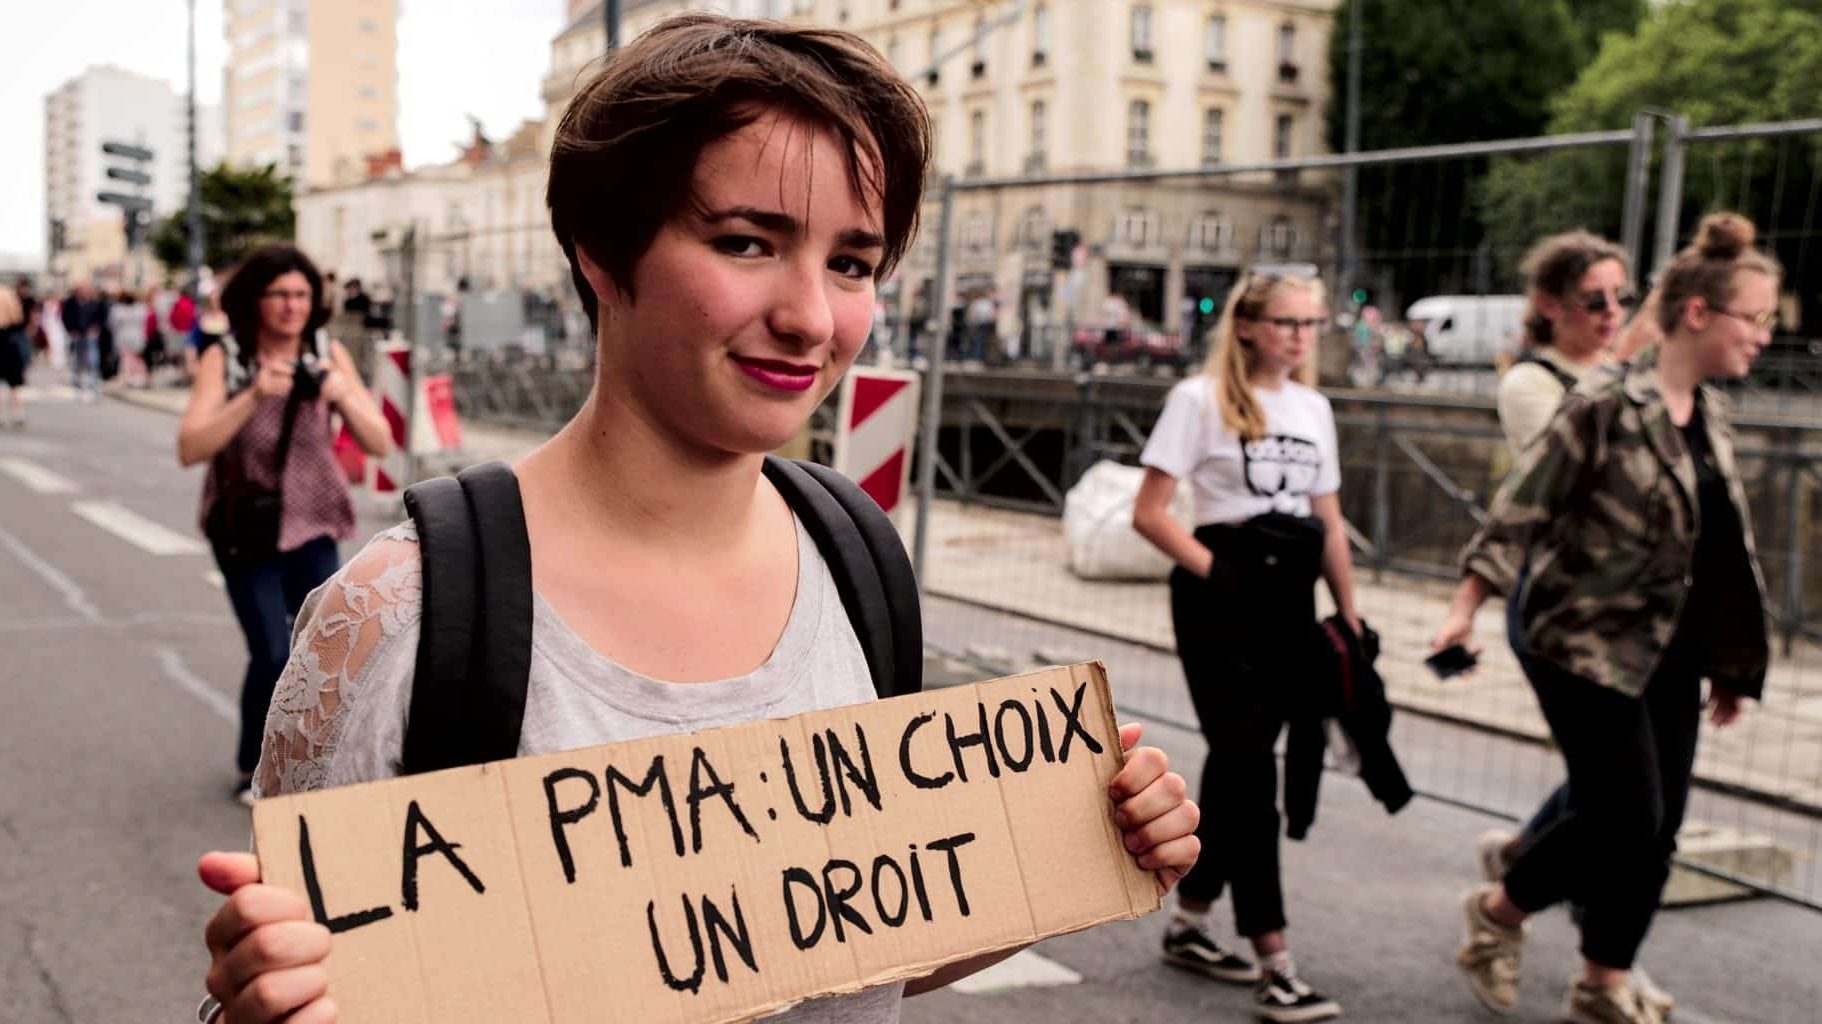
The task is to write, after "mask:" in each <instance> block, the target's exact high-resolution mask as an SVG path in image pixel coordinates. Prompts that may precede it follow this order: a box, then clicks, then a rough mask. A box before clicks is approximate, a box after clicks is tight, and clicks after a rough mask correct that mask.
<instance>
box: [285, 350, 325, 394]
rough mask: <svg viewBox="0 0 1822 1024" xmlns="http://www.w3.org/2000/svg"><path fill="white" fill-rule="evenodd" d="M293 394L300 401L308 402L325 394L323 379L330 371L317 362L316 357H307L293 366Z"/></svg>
mask: <svg viewBox="0 0 1822 1024" xmlns="http://www.w3.org/2000/svg"><path fill="white" fill-rule="evenodd" d="M292 371H293V372H292V377H291V393H292V394H293V395H296V396H297V399H298V401H300V402H308V401H311V400H313V399H315V398H316V397H317V396H319V395H321V394H322V393H323V378H324V377H327V376H328V375H329V371H328V369H327V368H325V367H324V366H323V365H322V364H320V363H318V362H317V361H316V357H314V356H309V355H306V356H305V357H304V358H302V359H300V360H298V361H297V362H296V363H294V364H293V365H292Z"/></svg>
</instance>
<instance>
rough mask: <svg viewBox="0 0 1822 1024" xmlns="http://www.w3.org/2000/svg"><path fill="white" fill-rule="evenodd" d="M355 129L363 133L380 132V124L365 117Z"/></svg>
mask: <svg viewBox="0 0 1822 1024" xmlns="http://www.w3.org/2000/svg"><path fill="white" fill-rule="evenodd" d="M355 128H356V129H358V130H359V131H361V132H363V133H372V132H377V131H379V130H380V123H379V122H378V121H375V120H374V119H372V118H370V117H363V118H361V120H360V123H359V124H357V125H355Z"/></svg>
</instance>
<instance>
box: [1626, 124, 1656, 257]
mask: <svg viewBox="0 0 1822 1024" xmlns="http://www.w3.org/2000/svg"><path fill="white" fill-rule="evenodd" d="M1654 124H1655V119H1654V118H1653V116H1652V115H1651V114H1650V113H1648V112H1646V111H1643V110H1641V111H1639V112H1638V113H1637V114H1634V115H1633V116H1632V148H1631V150H1630V152H1629V153H1628V154H1627V158H1626V207H1625V213H1624V214H1623V217H1622V219H1621V221H1620V246H1621V247H1622V248H1624V249H1625V250H1626V255H1627V256H1629V257H1630V258H1631V260H1632V279H1633V282H1634V283H1637V281H1638V278H1639V265H1640V264H1641V263H1643V262H1644V256H1645V252H1644V244H1645V193H1646V192H1647V191H1649V190H1650V188H1651V131H1652V127H1653V125H1654Z"/></svg>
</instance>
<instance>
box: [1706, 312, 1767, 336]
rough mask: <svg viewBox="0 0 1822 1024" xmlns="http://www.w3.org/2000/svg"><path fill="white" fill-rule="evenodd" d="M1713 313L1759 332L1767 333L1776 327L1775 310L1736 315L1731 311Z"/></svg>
mask: <svg viewBox="0 0 1822 1024" xmlns="http://www.w3.org/2000/svg"><path fill="white" fill-rule="evenodd" d="M1715 312H1716V313H1719V314H1721V315H1722V316H1730V317H1733V318H1734V319H1735V320H1738V321H1740V322H1741V323H1746V324H1751V325H1752V326H1754V327H1756V328H1758V329H1759V330H1761V331H1769V330H1771V329H1772V328H1774V327H1776V326H1778V311H1777V310H1775V309H1768V310H1766V311H1765V312H1763V313H1736V312H1734V311H1733V310H1731V309H1717V310H1715Z"/></svg>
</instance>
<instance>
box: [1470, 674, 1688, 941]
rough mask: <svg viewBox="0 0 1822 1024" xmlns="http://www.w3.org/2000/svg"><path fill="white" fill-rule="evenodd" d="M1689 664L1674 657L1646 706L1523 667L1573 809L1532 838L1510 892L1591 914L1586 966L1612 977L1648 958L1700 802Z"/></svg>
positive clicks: (1532, 907)
mask: <svg viewBox="0 0 1822 1024" xmlns="http://www.w3.org/2000/svg"><path fill="white" fill-rule="evenodd" d="M1681 660H1682V659H1677V658H1671V657H1667V658H1665V659H1664V665H1663V666H1661V667H1660V668H1659V670H1658V672H1657V674H1656V675H1654V676H1652V677H1651V679H1650V680H1649V681H1648V682H1647V683H1646V686H1645V693H1644V696H1643V697H1629V696H1627V695H1626V694H1623V693H1620V692H1619V691H1617V690H1614V689H1611V688H1608V687H1604V686H1599V685H1597V684H1595V683H1592V682H1589V681H1588V680H1586V679H1583V678H1581V677H1579V676H1575V675H1572V674H1570V673H1568V672H1565V671H1563V670H1562V669H1560V668H1557V667H1556V666H1554V665H1551V664H1548V663H1544V662H1540V661H1537V660H1535V659H1530V658H1525V659H1521V663H1522V664H1523V666H1524V669H1525V675H1526V676H1527V678H1529V680H1530V682H1531V689H1532V690H1533V691H1534V692H1536V694H1537V703H1538V706H1539V707H1541V708H1542V709H1543V713H1544V718H1545V720H1546V721H1548V722H1549V724H1550V732H1551V735H1552V736H1554V737H1555V738H1556V743H1557V746H1558V748H1559V749H1560V750H1561V751H1562V755H1563V760H1564V762H1566V763H1567V765H1568V768H1569V782H1568V793H1567V807H1566V809H1565V810H1563V811H1562V812H1561V813H1560V814H1558V815H1556V816H1555V817H1554V818H1551V819H1549V820H1545V821H1542V822H1540V823H1539V825H1540V826H1541V827H1538V828H1537V829H1536V830H1535V831H1531V832H1527V833H1526V835H1525V837H1524V840H1523V842H1522V843H1521V844H1520V846H1519V851H1518V857H1517V859H1516V860H1515V861H1514V862H1513V864H1512V867H1511V870H1509V871H1507V872H1506V880H1505V881H1506V893H1507V895H1508V896H1509V897H1510V898H1511V900H1512V902H1513V903H1514V904H1516V905H1517V906H1518V907H1519V909H1521V910H1524V911H1525V912H1527V913H1533V914H1534V913H1537V912H1538V911H1541V910H1544V909H1546V908H1548V907H1550V906H1552V905H1553V904H1556V903H1558V902H1561V901H1563V900H1569V901H1572V902H1574V903H1575V904H1576V905H1577V906H1579V907H1581V908H1582V910H1583V915H1582V955H1583V956H1585V957H1587V958H1588V959H1589V960H1592V961H1594V962H1595V963H1597V964H1600V965H1602V966H1604V967H1613V968H1622V969H1623V968H1630V967H1631V966H1632V963H1633V960H1634V959H1635V958H1636V957H1637V956H1638V950H1639V946H1640V945H1641V944H1642V943H1643V942H1644V941H1645V933H1646V932H1647V931H1648V930H1649V929H1650V927H1651V919H1652V917H1653V916H1654V915H1655V914H1656V913H1657V908H1658V900H1659V899H1660V897H1661V896H1662V895H1663V891H1664V883H1665V882H1666V881H1668V880H1669V877H1670V858H1671V856H1672V855H1673V854H1674V853H1675V852H1676V834H1677V829H1679V828H1680V827H1682V824H1683V812H1684V810H1685V809H1686V808H1687V806H1688V803H1689V784H1690V775H1691V773H1692V771H1693V770H1694V767H1695V748H1696V735H1697V731H1698V729H1699V726H1700V724H1701V712H1702V687H1701V680H1700V679H1699V678H1698V677H1697V676H1696V675H1695V674H1694V673H1693V672H1691V671H1689V670H1687V669H1684V668H1681V667H1678V666H1677V665H1676V664H1674V663H1676V662H1680V661H1681Z"/></svg>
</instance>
